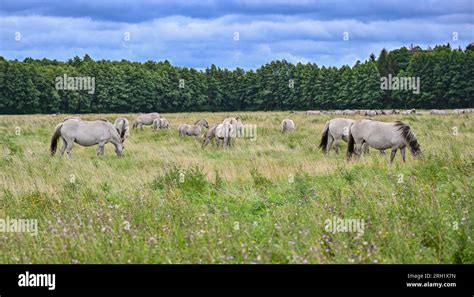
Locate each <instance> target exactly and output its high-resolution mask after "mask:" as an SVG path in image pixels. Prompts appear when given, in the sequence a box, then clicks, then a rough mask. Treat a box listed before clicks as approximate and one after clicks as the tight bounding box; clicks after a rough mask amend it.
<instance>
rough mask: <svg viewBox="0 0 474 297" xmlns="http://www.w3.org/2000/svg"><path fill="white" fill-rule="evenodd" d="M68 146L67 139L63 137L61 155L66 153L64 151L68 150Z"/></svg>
mask: <svg viewBox="0 0 474 297" xmlns="http://www.w3.org/2000/svg"><path fill="white" fill-rule="evenodd" d="M66 147H67V143H66V140H64V138H63V145H62V146H61V156H63V155H64V151H65V150H66Z"/></svg>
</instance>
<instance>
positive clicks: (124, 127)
mask: <svg viewBox="0 0 474 297" xmlns="http://www.w3.org/2000/svg"><path fill="white" fill-rule="evenodd" d="M114 127H115V129H117V132H118V133H119V135H120V139H122V143H123V142H125V139H127V138H128V136H130V124H129V123H128V120H127V119H126V118H118V119H116V120H115V122H114Z"/></svg>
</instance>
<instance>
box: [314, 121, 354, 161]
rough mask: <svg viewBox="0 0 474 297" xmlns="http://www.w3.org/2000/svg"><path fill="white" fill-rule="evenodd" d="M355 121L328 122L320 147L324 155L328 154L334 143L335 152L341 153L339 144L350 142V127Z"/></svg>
mask: <svg viewBox="0 0 474 297" xmlns="http://www.w3.org/2000/svg"><path fill="white" fill-rule="evenodd" d="M354 122H355V121H354V120H351V119H345V118H335V119H332V120H330V121H327V122H326V125H325V126H324V130H323V135H322V136H321V142H320V143H319V147H320V148H321V149H322V150H323V152H324V153H328V152H329V150H330V149H331V147H332V145H333V143H334V150H335V151H336V153H339V143H340V142H341V140H344V141H345V142H347V141H348V140H349V138H348V136H349V126H350V125H351V124H352V123H354Z"/></svg>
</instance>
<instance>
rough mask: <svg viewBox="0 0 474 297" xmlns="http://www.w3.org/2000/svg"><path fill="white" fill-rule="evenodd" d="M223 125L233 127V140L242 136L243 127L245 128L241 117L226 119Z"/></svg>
mask: <svg viewBox="0 0 474 297" xmlns="http://www.w3.org/2000/svg"><path fill="white" fill-rule="evenodd" d="M222 124H231V125H232V126H233V129H232V135H231V137H232V138H234V137H237V136H238V135H240V133H241V131H242V127H243V126H244V125H243V124H242V121H241V119H240V117H235V118H234V117H229V118H225V119H224V120H223V121H222Z"/></svg>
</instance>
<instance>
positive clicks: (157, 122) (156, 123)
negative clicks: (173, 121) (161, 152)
mask: <svg viewBox="0 0 474 297" xmlns="http://www.w3.org/2000/svg"><path fill="white" fill-rule="evenodd" d="M169 128H170V121H168V120H167V119H165V118H160V119H154V120H153V124H152V126H151V129H152V130H154V131H158V130H160V129H169Z"/></svg>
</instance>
